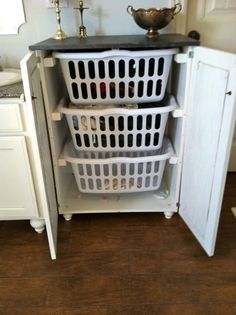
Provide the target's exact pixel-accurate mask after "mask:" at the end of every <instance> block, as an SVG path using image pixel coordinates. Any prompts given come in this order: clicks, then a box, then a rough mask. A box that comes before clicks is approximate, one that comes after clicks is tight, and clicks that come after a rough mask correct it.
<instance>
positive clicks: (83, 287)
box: [0, 174, 236, 315]
mask: <svg viewBox="0 0 236 315" xmlns="http://www.w3.org/2000/svg"><path fill="white" fill-rule="evenodd" d="M232 205H234V206H236V174H229V175H228V178H227V183H226V191H225V194H224V201H223V207H222V215H221V220H220V228H219V235H218V238H217V243H216V251H215V255H214V256H213V257H211V258H209V257H208V256H207V255H206V254H205V252H204V250H203V249H202V248H201V246H200V245H199V244H198V242H197V241H196V239H195V238H194V236H193V235H192V234H191V232H190V231H189V230H188V229H187V227H186V225H185V224H184V222H183V221H182V220H181V218H180V217H179V216H178V215H175V216H174V217H173V219H171V220H165V219H164V217H163V215H162V214H160V213H159V214H127V215H126V214H118V215H115V214H114V215H106V214H103V215H92V214H91V215H84V216H83V215H78V216H74V217H73V218H72V221H70V222H66V221H65V220H64V219H63V218H62V217H60V218H59V234H58V258H57V260H56V261H52V260H51V259H50V255H49V250H48V241H47V235H46V233H43V234H41V235H38V234H36V233H35V232H34V230H33V229H32V228H31V227H30V226H29V222H28V221H6V222H3V221H1V222H0V249H1V250H0V314H3V315H13V314H14V315H23V314H24V315H25V314H37V315H70V314H71V315H179V314H181V315H185V314H186V315H236V233H235V231H236V220H235V218H234V217H233V215H232V213H231V210H230V208H231V206H232Z"/></svg>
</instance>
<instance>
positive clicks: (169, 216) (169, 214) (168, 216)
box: [164, 211, 174, 219]
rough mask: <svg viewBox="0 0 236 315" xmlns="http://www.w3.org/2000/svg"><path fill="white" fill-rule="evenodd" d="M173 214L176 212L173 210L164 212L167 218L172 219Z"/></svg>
mask: <svg viewBox="0 0 236 315" xmlns="http://www.w3.org/2000/svg"><path fill="white" fill-rule="evenodd" d="M173 215H174V212H172V211H165V212H164V216H165V218H166V219H171V218H172V217H173Z"/></svg>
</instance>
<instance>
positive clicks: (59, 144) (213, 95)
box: [22, 35, 236, 258]
mask: <svg viewBox="0 0 236 315" xmlns="http://www.w3.org/2000/svg"><path fill="white" fill-rule="evenodd" d="M140 38H141V37H138V36H137V37H136V39H137V41H138V43H137V45H135V40H136V39H135V36H134V37H132V41H129V40H128V39H127V37H125V36H124V37H122V36H120V37H119V41H120V42H121V43H119V44H118V43H117V44H114V42H115V40H116V39H114V38H113V39H111V41H113V44H112V45H111V46H110V48H117V46H118V45H120V46H119V48H120V49H123V48H125V49H129V48H130V49H132V50H134V49H135V48H137V47H138V48H139V49H140V48H142V45H141V44H140V42H139V39H140ZM103 39H104V37H103ZM103 39H102V40H101V42H102V41H103ZM172 39H175V35H172ZM182 39H184V36H183V37H182ZM89 40H91V42H88V43H87V42H86V41H85V42H81V41H80V40H79V39H76V40H75V39H72V40H71V46H70V47H69V44H68V43H66V42H64V43H55V41H54V42H53V41H52V40H48V41H45V42H42V43H39V44H38V45H37V44H36V45H34V46H31V49H32V50H36V54H35V53H32V54H29V55H28V56H26V57H25V58H24V60H23V61H22V72H23V80H24V88H25V93H26V101H27V104H28V106H29V107H31V108H32V109H33V112H34V115H35V117H36V121H38V123H37V126H36V130H38V131H37V134H38V141H39V147H41V148H42V150H41V159H42V160H41V162H42V164H43V169H44V173H45V178H46V181H47V182H46V191H47V195H48V196H50V197H49V198H47V200H46V199H45V203H47V205H48V208H47V209H48V212H47V214H46V212H45V215H46V216H47V218H46V226H47V232H48V238H49V245H50V249H51V254H52V258H55V244H56V237H57V213H58V212H59V214H63V215H64V217H65V219H67V220H69V219H70V218H71V216H72V215H73V214H76V213H77V214H78V213H79V214H82V213H111V212H113V213H115V212H164V214H165V216H166V218H171V216H172V215H173V214H174V213H179V214H180V216H181V217H182V218H183V220H184V221H185V222H186V224H187V225H188V227H189V228H190V230H191V231H192V233H193V234H194V235H195V236H196V238H197V239H198V241H199V242H200V243H201V245H202V247H203V248H204V249H205V251H206V252H207V254H208V255H209V256H211V255H213V253H214V247H215V241H216V236H217V228H218V222H219V216H220V210H221V203H222V197H223V192H224V185H225V178H226V172H227V164H228V158H229V153H230V146H231V141H232V130H233V128H232V126H233V124H234V120H235V80H236V56H235V55H232V54H228V53H225V52H221V51H216V50H212V49H208V48H204V47H194V43H193V44H192V45H191V42H190V43H189V44H187V43H185V44H184V45H182V44H181V45H178V43H177V42H175V44H173V42H171V41H170V42H169V43H168V44H166V46H165V47H164V46H163V43H162V41H160V43H161V44H160V45H158V43H156V44H155V42H153V41H152V42H151V44H150V42H149V43H148V47H146V46H144V48H145V49H147V48H149V49H157V48H160V49H161V48H170V47H180V46H181V49H180V51H179V53H177V54H176V55H175V58H174V59H175V62H174V63H173V66H172V73H171V78H170V80H169V81H170V82H169V88H168V89H169V92H171V93H172V94H173V95H174V97H175V99H176V101H177V104H178V107H177V109H175V110H174V111H173V112H172V115H171V117H169V120H168V128H167V131H166V134H167V136H168V138H169V139H170V141H171V143H172V145H173V149H174V152H175V153H174V155H173V156H172V158H171V159H170V163H167V165H166V168H165V174H164V178H163V181H162V186H161V188H160V189H159V190H158V191H150V192H143V193H138V194H135V193H131V194H115V195H114V194H112V195H108V194H100V195H96V194H83V193H80V192H79V191H78V188H77V186H76V183H75V179H74V176H73V174H72V171H71V167H70V165H68V164H67V163H66V162H65V159H64V156H63V148H64V145H65V142H66V140H67V138H68V137H69V131H68V127H67V124H66V121H65V118H64V117H63V116H62V115H61V114H60V111H59V110H58V107H60V106H61V104H67V103H68V94H67V91H66V88H65V82H64V79H63V77H62V73H61V70H60V66H59V63H58V62H57V60H56V59H54V58H53V57H52V51H70V50H73V51H81V50H82V51H83V52H84V51H86V50H87V51H93V50H96V49H101V50H106V49H108V48H109V43H108V42H109V39H106V45H105V44H104V43H103V44H104V46H102V44H98V46H96V45H95V44H94V42H93V41H92V39H89ZM95 40H96V39H95ZM122 40H123V42H122ZM146 42H147V40H146ZM81 45H82V46H81ZM83 45H84V46H83ZM99 45H100V46H99ZM168 45H169V46H168ZM150 46H151V47H150ZM36 55H37V56H36ZM32 78H33V80H32ZM42 94H43V97H42ZM32 99H33V102H32ZM44 112H45V117H44ZM42 113H43V115H42ZM42 126H47V130H48V142H47V134H44V136H42V135H40V134H41V133H42V132H43V131H45V128H44V127H43V128H42ZM42 129H43V130H42ZM50 157H52V163H51V164H50V162H51V160H50ZM54 185H55V186H54ZM54 188H55V190H56V194H53V191H54ZM50 192H51V193H50Z"/></svg>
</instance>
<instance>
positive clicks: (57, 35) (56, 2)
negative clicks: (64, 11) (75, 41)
mask: <svg viewBox="0 0 236 315" xmlns="http://www.w3.org/2000/svg"><path fill="white" fill-rule="evenodd" d="M52 3H53V4H54V5H55V9H56V18H57V31H56V33H55V35H54V36H53V38H54V39H56V40H62V39H65V38H66V37H67V36H66V34H65V33H64V32H63V30H62V28H61V10H60V1H59V0H52Z"/></svg>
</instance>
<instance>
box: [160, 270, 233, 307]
mask: <svg viewBox="0 0 236 315" xmlns="http://www.w3.org/2000/svg"><path fill="white" fill-rule="evenodd" d="M163 277H164V279H165V280H164V281H165V287H164V296H165V297H164V300H165V303H169V304H174V303H187V304H191V303H224V304H226V303H234V302H235V301H236V272H235V273H230V272H223V271H222V273H219V272H218V273H214V274H210V273H206V274H186V273H182V274H181V273H178V274H176V273H169V274H165V275H163Z"/></svg>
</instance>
